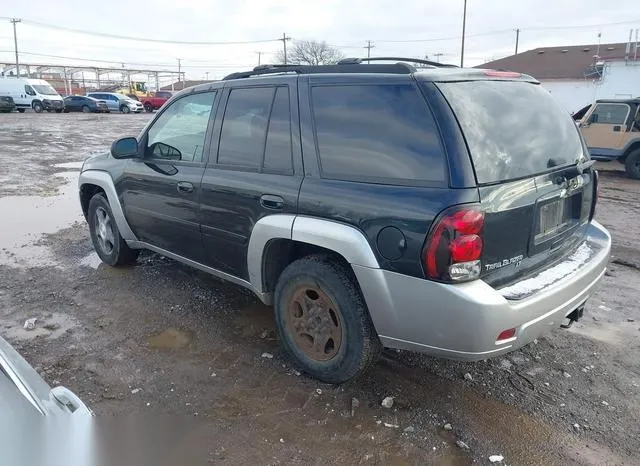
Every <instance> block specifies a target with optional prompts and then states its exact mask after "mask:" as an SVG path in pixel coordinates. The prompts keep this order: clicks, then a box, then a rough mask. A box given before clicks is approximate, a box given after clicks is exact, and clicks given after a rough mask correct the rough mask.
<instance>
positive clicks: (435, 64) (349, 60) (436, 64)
mask: <svg viewBox="0 0 640 466" xmlns="http://www.w3.org/2000/svg"><path fill="white" fill-rule="evenodd" d="M372 61H397V62H409V63H420V64H421V65H427V66H433V67H434V68H458V67H457V66H456V65H449V64H447V63H440V62H435V61H430V60H423V59H421V58H409V57H368V58H343V59H342V60H340V61H339V62H338V64H339V65H351V64H360V63H363V62H367V63H369V62H372Z"/></svg>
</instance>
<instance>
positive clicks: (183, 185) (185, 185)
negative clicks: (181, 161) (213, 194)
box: [178, 181, 193, 193]
mask: <svg viewBox="0 0 640 466" xmlns="http://www.w3.org/2000/svg"><path fill="white" fill-rule="evenodd" d="M178 192H181V193H192V192H193V185H192V184H191V183H189V182H187V181H178Z"/></svg>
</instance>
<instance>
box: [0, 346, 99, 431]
mask: <svg viewBox="0 0 640 466" xmlns="http://www.w3.org/2000/svg"><path fill="white" fill-rule="evenodd" d="M0 410H1V411H2V417H3V419H13V420H14V421H17V420H23V421H24V420H25V419H26V418H28V416H30V415H35V416H38V415H52V416H69V415H71V416H91V414H92V413H91V411H90V410H89V408H87V406H86V405H85V404H84V403H83V402H82V400H80V398H78V397H77V396H76V395H75V394H74V393H73V392H71V391H70V390H69V389H67V388H65V387H55V388H51V387H49V385H47V383H46V382H45V381H44V380H43V379H42V377H40V376H39V375H38V373H37V372H36V371H35V369H33V367H31V366H30V365H29V363H28V362H27V361H25V360H24V359H23V358H22V356H20V354H18V352H17V351H16V350H15V349H13V348H12V347H11V345H10V344H9V343H7V342H6V341H5V340H4V339H3V338H1V337H0ZM15 425H18V424H15Z"/></svg>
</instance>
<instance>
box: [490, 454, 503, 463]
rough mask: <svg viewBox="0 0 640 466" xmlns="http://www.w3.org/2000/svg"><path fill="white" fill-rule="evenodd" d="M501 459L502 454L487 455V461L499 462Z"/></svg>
mask: <svg viewBox="0 0 640 466" xmlns="http://www.w3.org/2000/svg"><path fill="white" fill-rule="evenodd" d="M503 460H504V456H502V455H491V456H490V457H489V461H490V462H491V463H500V462H501V461H503Z"/></svg>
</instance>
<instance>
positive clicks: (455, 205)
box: [79, 59, 611, 383]
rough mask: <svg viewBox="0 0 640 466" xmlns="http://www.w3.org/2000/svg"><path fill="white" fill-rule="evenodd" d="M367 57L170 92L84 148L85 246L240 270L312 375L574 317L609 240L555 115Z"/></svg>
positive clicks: (499, 79)
mask: <svg viewBox="0 0 640 466" xmlns="http://www.w3.org/2000/svg"><path fill="white" fill-rule="evenodd" d="M371 61H372V63H371V64H364V63H362V62H361V61H360V60H358V59H349V60H345V61H343V62H341V63H340V64H337V65H327V66H289V67H282V66H280V67H268V66H263V67H258V68H256V69H255V70H252V71H247V72H240V73H235V74H232V75H230V76H227V77H226V78H225V80H223V81H222V82H219V83H207V84H203V85H199V86H196V87H192V88H189V89H185V90H184V91H182V92H180V93H178V94H177V95H176V96H174V98H173V99H172V100H171V102H170V103H169V104H167V105H166V106H165V107H163V108H162V109H161V110H160V111H159V112H158V113H157V114H156V116H155V118H154V119H153V120H152V121H151V123H150V124H149V125H148V126H147V127H146V128H145V129H144V130H143V131H142V132H141V133H140V135H139V136H138V137H137V138H132V137H129V138H123V139H120V140H118V141H116V142H114V143H113V145H112V146H111V152H110V154H104V155H100V156H96V157H93V158H90V159H88V160H86V161H85V163H84V165H83V167H82V171H81V174H80V182H79V189H80V201H81V207H82V211H83V212H84V215H85V218H86V219H87V221H88V224H89V230H90V233H91V239H92V241H93V245H94V247H95V249H96V251H97V253H98V255H99V256H100V258H101V259H102V261H103V262H105V263H106V264H109V265H112V266H120V265H124V264H130V263H132V262H134V261H135V260H136V257H137V256H138V252H139V250H140V249H149V250H152V251H155V252H157V253H159V254H162V255H164V256H166V257H169V258H173V259H175V260H178V261H181V262H184V263H186V264H188V265H190V266H193V267H195V268H197V269H200V270H203V271H206V272H209V273H211V274H213V275H215V276H217V277H221V278H223V279H226V280H228V281H230V282H232V283H235V284H237V285H240V286H243V287H246V288H247V289H249V290H251V291H252V292H253V293H255V294H256V296H257V297H258V298H259V299H260V300H262V301H263V302H264V303H265V304H273V306H274V312H275V320H276V326H277V329H278V332H279V334H280V341H281V344H282V347H283V350H284V354H285V355H287V356H288V357H289V358H290V359H291V360H292V361H293V362H294V364H295V365H297V366H299V367H300V368H302V369H303V370H304V371H305V372H307V373H308V374H310V375H312V376H314V377H317V378H318V379H320V380H323V381H325V382H330V383H339V382H343V381H346V380H348V379H350V378H352V377H354V376H356V375H357V374H359V373H360V372H361V371H362V370H364V369H365V368H366V367H367V366H369V365H370V364H371V363H372V362H373V361H375V360H376V359H377V357H378V355H379V354H380V351H381V348H382V347H383V346H384V347H390V348H397V349H404V350H412V351H419V352H424V353H427V354H430V355H433V356H442V357H448V358H453V359H463V360H482V359H486V358H488V357H494V356H498V355H502V354H504V353H506V352H509V351H513V350H514V349H516V348H519V347H521V346H523V345H525V344H527V343H529V342H531V341H533V340H534V339H535V338H537V337H538V336H540V335H541V334H543V333H545V332H547V331H549V330H551V329H553V328H557V327H559V326H560V324H561V323H563V322H565V325H571V324H572V323H573V322H574V321H576V320H577V319H578V318H580V317H581V316H582V314H583V309H584V305H585V301H586V300H587V299H588V298H589V296H591V295H592V294H593V292H594V289H595V287H596V285H597V284H598V282H599V281H600V279H601V278H602V277H603V275H604V272H605V268H606V264H607V261H608V258H609V252H610V248H611V238H610V236H609V233H608V232H607V230H606V229H605V228H603V227H602V226H601V225H600V224H598V223H597V222H596V221H595V220H594V219H593V217H594V209H595V204H596V192H597V191H596V186H597V180H598V177H597V172H596V171H595V170H594V168H593V161H591V160H589V157H588V154H587V151H586V147H585V146H584V144H583V141H582V139H581V137H580V132H579V131H578V128H577V127H576V125H575V124H574V123H573V121H572V119H571V117H570V115H569V114H568V113H567V112H566V111H564V110H563V109H561V108H560V107H559V106H558V105H557V104H556V103H555V101H554V100H553V98H552V97H551V96H550V94H549V93H548V92H547V91H545V90H544V89H543V88H542V87H541V86H540V85H539V83H538V82H537V81H535V80H534V79H533V78H531V77H529V76H526V75H521V74H519V73H511V72H500V71H493V70H481V69H459V68H455V67H453V68H452V67H443V66H442V65H439V64H436V63H432V62H428V61H424V60H413V59H406V60H405V61H406V62H407V63H395V64H384V63H382V64H381V63H376V61H377V60H375V59H372V60H371ZM408 62H418V63H420V64H421V65H423V66H425V67H426V68H425V69H422V70H419V69H416V68H415V67H414V66H412V65H411V64H409V63H408ZM287 72H288V73H287Z"/></svg>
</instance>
